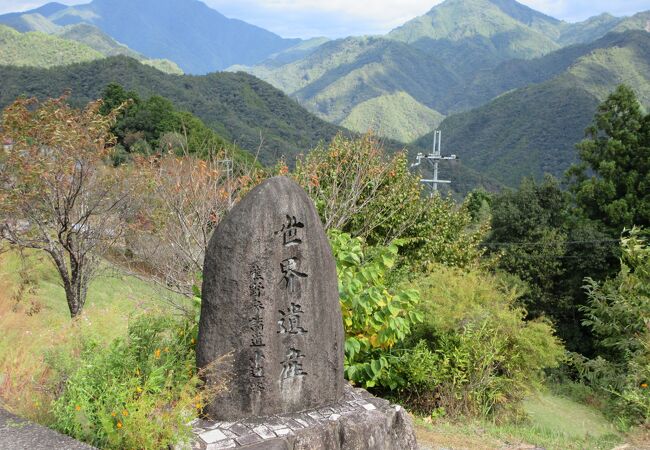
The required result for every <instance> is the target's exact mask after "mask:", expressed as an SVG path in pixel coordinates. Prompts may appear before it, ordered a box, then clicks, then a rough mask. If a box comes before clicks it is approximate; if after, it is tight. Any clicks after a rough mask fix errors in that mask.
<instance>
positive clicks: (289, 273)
mask: <svg viewBox="0 0 650 450" xmlns="http://www.w3.org/2000/svg"><path fill="white" fill-rule="evenodd" d="M280 267H281V269H282V275H283V277H282V281H284V282H285V285H284V287H285V288H287V289H289V292H294V291H295V280H296V278H306V277H307V274H306V273H302V272H298V259H297V258H288V259H285V260H284V261H282V263H281V264H280Z"/></svg>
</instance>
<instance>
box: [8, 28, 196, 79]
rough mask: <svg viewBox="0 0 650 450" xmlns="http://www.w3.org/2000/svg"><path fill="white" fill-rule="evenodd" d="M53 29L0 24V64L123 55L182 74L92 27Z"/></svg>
mask: <svg viewBox="0 0 650 450" xmlns="http://www.w3.org/2000/svg"><path fill="white" fill-rule="evenodd" d="M56 27H57V28H56V29H53V30H52V33H50V34H46V33H42V32H40V31H29V32H24V33H21V32H19V31H16V30H15V29H14V28H10V27H8V26H5V25H1V24H0V64H1V65H14V66H26V67H42V68H48V67H55V66H63V65H68V64H75V63H80V62H86V61H92V60H96V59H100V58H104V57H106V56H115V55H125V56H129V57H132V58H135V59H137V60H138V61H140V62H142V63H143V64H146V65H149V66H152V67H155V68H156V69H158V70H160V71H162V72H166V73H171V74H177V75H180V74H182V73H183V71H182V70H181V69H180V67H178V66H177V65H176V64H174V63H173V62H171V61H169V60H164V59H156V60H152V59H147V58H145V57H144V56H142V55H141V54H139V53H137V52H134V51H133V50H131V49H130V48H128V47H126V46H124V45H122V44H120V43H119V42H117V41H115V40H114V39H113V38H111V37H110V36H108V35H106V34H105V33H103V32H102V31H101V30H99V29H98V28H96V27H94V26H92V25H85V24H78V25H70V26H66V27H58V26H56Z"/></svg>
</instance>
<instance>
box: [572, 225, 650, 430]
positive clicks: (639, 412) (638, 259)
mask: <svg viewBox="0 0 650 450" xmlns="http://www.w3.org/2000/svg"><path fill="white" fill-rule="evenodd" d="M621 248H622V252H623V256H622V259H621V271H620V273H619V274H618V276H617V277H616V278H613V279H610V280H607V281H606V282H604V283H598V282H595V281H594V280H592V279H588V280H587V285H586V290H587V295H588V297H589V304H588V305H586V306H585V307H583V308H582V309H583V311H584V312H585V316H586V319H585V320H584V324H585V325H586V326H588V327H590V328H591V329H592V331H593V333H594V334H595V336H596V337H597V339H598V341H597V342H598V344H599V355H598V357H597V358H595V359H592V360H587V359H585V358H581V357H579V356H577V355H576V356H575V366H576V368H577V369H578V371H579V375H580V376H581V378H582V379H583V380H584V381H586V382H587V383H589V384H590V385H591V386H592V387H594V388H596V389H598V390H599V391H601V392H604V393H605V394H607V395H609V396H610V397H611V400H612V403H613V407H612V408H611V410H610V415H612V416H614V417H616V418H617V419H618V421H619V424H620V425H621V426H623V427H628V426H630V425H636V424H639V423H646V424H647V423H648V421H650V390H649V388H648V384H650V247H648V244H647V241H646V240H645V239H643V238H642V237H641V233H640V231H639V230H638V229H632V230H631V231H630V232H629V234H628V235H626V236H624V237H623V238H621Z"/></svg>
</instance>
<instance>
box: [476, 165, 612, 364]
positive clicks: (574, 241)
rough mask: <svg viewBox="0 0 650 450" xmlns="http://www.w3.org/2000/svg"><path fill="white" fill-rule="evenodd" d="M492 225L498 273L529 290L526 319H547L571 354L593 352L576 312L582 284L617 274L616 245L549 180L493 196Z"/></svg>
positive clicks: (525, 183) (582, 297) (582, 300)
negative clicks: (579, 213)
mask: <svg viewBox="0 0 650 450" xmlns="http://www.w3.org/2000/svg"><path fill="white" fill-rule="evenodd" d="M491 225H492V229H491V232H490V234H489V236H488V238H487V239H486V242H485V245H486V247H487V248H488V249H490V251H491V252H492V254H493V255H495V256H498V267H499V268H501V269H503V270H505V271H507V272H508V273H511V274H514V275H516V276H517V277H519V278H520V279H521V280H523V281H524V282H525V283H526V284H527V285H528V292H526V294H524V295H523V297H522V298H521V301H522V304H523V305H525V307H526V309H527V311H528V316H529V317H539V316H540V315H546V316H547V317H549V318H551V319H553V321H554V322H555V324H556V326H557V328H558V332H559V334H560V336H561V337H562V339H563V340H564V341H565V342H566V343H567V346H568V347H569V348H570V349H571V350H579V351H581V352H583V353H584V352H589V351H591V345H590V338H589V333H588V331H587V330H586V329H584V328H583V327H582V326H581V320H582V316H581V314H580V312H579V309H578V308H579V306H580V305H584V304H585V303H586V296H585V294H584V291H583V289H582V286H583V284H584V283H583V279H584V278H585V277H587V276H593V277H595V278H597V279H601V278H603V277H605V276H607V275H608V274H609V273H611V271H612V270H614V265H615V263H616V253H615V250H616V242H615V241H614V240H612V239H611V238H610V237H609V236H608V235H607V234H605V233H603V232H602V231H601V230H599V227H598V224H597V223H593V222H589V221H586V220H583V219H581V218H580V217H578V216H577V215H576V212H575V211H574V210H573V208H572V206H571V204H570V197H569V195H568V194H567V193H566V192H564V191H562V190H561V188H560V185H559V183H558V182H557V180H555V179H554V178H552V177H550V176H547V177H546V178H545V179H544V181H543V182H541V183H536V182H534V181H533V180H529V179H524V181H523V182H522V183H521V186H520V187H519V190H517V191H505V192H503V193H501V194H499V195H495V196H494V197H493V200H492V219H491Z"/></svg>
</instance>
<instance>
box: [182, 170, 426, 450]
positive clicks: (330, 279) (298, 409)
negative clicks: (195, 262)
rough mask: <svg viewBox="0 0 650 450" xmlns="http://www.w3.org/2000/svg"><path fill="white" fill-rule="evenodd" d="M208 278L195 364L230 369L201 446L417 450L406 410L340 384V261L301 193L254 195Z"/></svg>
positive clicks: (290, 187) (224, 229)
mask: <svg viewBox="0 0 650 450" xmlns="http://www.w3.org/2000/svg"><path fill="white" fill-rule="evenodd" d="M203 270H204V271H203V291H202V294H203V299H202V305H201V319H200V322H199V340H198V344H197V363H198V367H199V368H203V367H206V366H208V365H209V364H211V363H212V362H213V361H216V360H218V358H220V357H222V356H224V355H231V361H232V366H231V369H230V373H229V374H227V375H228V378H229V380H230V383H229V386H228V389H227V390H226V391H225V392H224V393H222V394H220V395H219V396H218V397H217V398H216V399H215V400H214V401H213V402H212V403H211V404H210V405H207V406H206V408H205V410H204V411H205V413H206V416H207V418H208V419H209V420H199V421H197V422H195V424H194V427H195V433H196V434H197V435H198V439H197V441H196V442H195V443H194V444H193V448H197V449H204V448H210V449H216V448H247V449H253V448H254V449H276V448H277V449H294V450H297V449H315V450H316V449H323V450H326V449H327V450H329V449H366V448H377V449H391V450H392V449H414V448H416V447H415V436H414V434H413V430H412V427H411V423H410V419H409V417H408V415H407V414H406V413H405V412H404V410H403V409H401V408H399V407H395V406H392V405H390V404H389V403H388V402H387V401H385V400H381V399H377V398H374V397H372V396H371V395H370V394H368V393H367V392H365V391H363V390H361V389H353V388H352V387H351V386H349V385H348V384H347V383H346V381H345V379H344V377H343V354H344V331H343V320H342V317H341V308H340V305H339V299H338V281H337V276H336V263H335V261H334V258H333V256H332V251H331V248H330V246H329V242H328V239H327V236H326V235H325V232H324V230H323V227H322V225H321V222H320V219H319V217H318V213H317V212H316V209H315V207H314V205H313V203H312V202H311V200H310V199H309V197H308V196H307V194H306V193H305V192H304V191H303V190H302V188H300V186H298V185H297V184H296V183H294V182H293V181H292V180H290V179H288V178H285V177H275V178H271V179H269V180H266V181H265V182H263V183H262V184H260V185H259V186H257V187H256V188H255V189H253V190H252V191H251V192H250V193H249V194H248V195H247V196H246V197H245V198H244V199H243V200H242V201H241V202H240V203H239V204H238V205H237V206H235V208H233V209H232V211H231V212H230V213H229V214H228V216H227V217H226V218H225V219H224V220H223V221H222V222H221V223H220V224H219V226H218V227H217V229H216V230H215V232H214V235H213V236H212V238H211V240H210V243H209V245H208V250H207V252H206V257H205V264H204V269H203ZM208 377H209V376H208ZM209 381H210V380H208V382H209ZM215 381H216V382H218V381H219V380H215ZM215 420H216V421H215Z"/></svg>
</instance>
